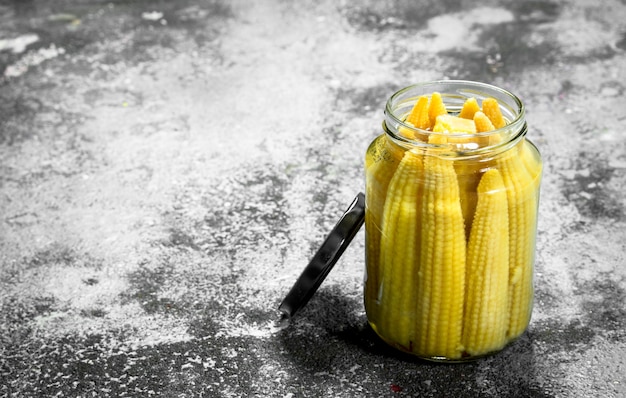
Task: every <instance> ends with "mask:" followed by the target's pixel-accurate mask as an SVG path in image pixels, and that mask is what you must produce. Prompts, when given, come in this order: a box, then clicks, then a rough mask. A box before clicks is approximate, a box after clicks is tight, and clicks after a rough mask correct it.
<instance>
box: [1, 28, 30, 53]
mask: <svg viewBox="0 0 626 398" xmlns="http://www.w3.org/2000/svg"><path fill="white" fill-rule="evenodd" d="M38 41H39V36H38V35H36V34H32V33H29V34H26V35H22V36H18V37H14V38H12V39H0V51H7V50H8V51H11V52H12V53H13V54H20V53H23V52H24V51H25V50H26V47H28V46H29V45H31V44H33V43H36V42H38Z"/></svg>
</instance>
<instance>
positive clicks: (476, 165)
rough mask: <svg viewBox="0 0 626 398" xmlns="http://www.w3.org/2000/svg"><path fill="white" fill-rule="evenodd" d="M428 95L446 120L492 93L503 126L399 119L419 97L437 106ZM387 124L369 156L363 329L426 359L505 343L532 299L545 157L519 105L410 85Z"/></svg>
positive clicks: (517, 331)
mask: <svg viewBox="0 0 626 398" xmlns="http://www.w3.org/2000/svg"><path fill="white" fill-rule="evenodd" d="M433 93H436V95H439V94H440V95H441V99H442V100H443V104H444V105H445V109H446V110H447V114H448V115H452V116H457V115H458V114H459V112H461V109H462V107H463V105H464V104H465V102H466V101H467V99H468V98H475V99H476V100H477V103H478V104H482V103H483V101H484V100H485V99H487V98H493V99H495V100H496V101H497V104H498V107H499V111H500V113H501V115H502V117H503V119H504V121H505V125H504V126H503V127H500V128H494V129H493V130H491V131H485V132H473V131H471V132H469V131H461V132H450V131H447V130H446V131H443V130H441V129H436V128H435V129H434V130H435V131H433V128H426V129H423V128H422V129H420V128H417V127H415V124H413V123H410V122H408V121H407V116H408V115H409V113H410V112H411V110H412V109H413V107H414V105H415V104H416V102H417V101H418V100H419V98H420V97H422V96H423V97H426V98H427V99H428V101H429V102H430V103H434V100H433V98H432V97H433V95H434V94H433ZM486 106H487V105H486V102H485V103H484V106H483V107H486ZM481 111H482V110H481ZM455 122H458V119H455ZM431 126H432V123H431ZM383 130H384V132H383V134H381V135H380V136H378V137H377V138H376V139H375V140H374V141H373V142H372V143H371V145H370V146H369V148H368V150H367V153H366V159H365V172H366V213H365V227H366V278H365V308H366V312H367V317H368V321H369V323H370V325H371V326H372V328H373V329H374V330H375V331H376V333H377V334H378V335H379V336H380V337H381V338H382V339H383V340H384V341H386V342H387V343H389V344H390V345H392V346H394V347H396V348H398V349H400V350H402V351H405V352H408V353H411V354H414V355H416V356H419V357H422V358H425V359H431V360H442V361H464V360H469V359H474V358H478V357H481V356H485V355H488V354H492V353H494V352H497V351H499V350H501V349H502V348H503V347H504V346H506V345H507V344H508V343H509V342H511V341H513V340H515V339H516V338H517V337H519V336H520V335H521V334H522V333H523V332H524V331H525V329H526V328H527V326H528V323H529V321H530V315H531V311H532V302H533V266H534V256H535V235H536V229H537V228H536V225H537V208H538V200H539V185H540V180H541V173H542V161H541V157H540V155H539V152H538V151H537V149H536V147H535V146H534V145H533V144H532V143H531V142H530V141H528V139H526V133H527V126H526V121H525V116H524V106H523V104H522V102H521V101H520V100H519V99H518V98H517V97H516V96H515V95H513V94H511V93H509V92H507V91H505V90H502V89H500V88H498V87H495V86H491V85H486V84H482V83H476V82H468V81H439V82H429V83H424V84H419V85H414V86H411V87H407V88H405V89H402V90H400V91H398V92H397V93H395V94H394V95H393V96H392V97H391V98H390V99H389V101H388V102H387V106H386V109H385V121H384V123H383Z"/></svg>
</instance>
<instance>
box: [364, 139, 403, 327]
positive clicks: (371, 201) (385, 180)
mask: <svg viewBox="0 0 626 398" xmlns="http://www.w3.org/2000/svg"><path fill="white" fill-rule="evenodd" d="M402 156H403V151H402V149H401V148H400V147H398V146H397V145H395V144H392V143H391V142H390V141H389V140H388V139H387V137H386V136H385V135H381V136H379V137H378V138H377V139H376V140H374V142H373V143H372V145H370V148H368V151H367V155H366V158H365V159H366V161H365V173H366V181H367V184H366V191H365V247H366V251H365V255H366V260H367V261H366V269H365V294H364V296H365V297H364V299H365V308H366V310H367V313H368V316H370V317H371V318H372V319H376V318H377V313H378V309H379V304H378V302H379V300H380V296H379V291H380V276H379V275H380V264H379V259H380V235H381V231H382V218H383V208H384V204H385V200H386V197H387V188H388V186H389V181H390V180H391V177H392V176H393V173H394V172H395V171H396V168H397V167H398V163H399V162H400V159H402Z"/></svg>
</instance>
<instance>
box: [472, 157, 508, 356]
mask: <svg viewBox="0 0 626 398" xmlns="http://www.w3.org/2000/svg"><path fill="white" fill-rule="evenodd" d="M477 191H478V204H477V207H476V214H475V216H474V221H473V222H472V228H471V233H470V239H469V244H468V248H467V274H466V301H465V314H464V322H463V346H464V347H465V351H466V352H467V353H468V354H470V355H472V356H475V355H484V354H487V353H489V352H492V351H495V350H497V349H500V348H502V347H503V346H504V344H505V343H506V331H507V327H508V311H509V308H508V280H509V237H508V233H509V216H508V206H507V198H506V191H505V187H504V181H503V180H502V177H501V176H500V172H499V171H498V170H497V169H490V170H488V171H487V172H486V173H485V174H483V177H482V178H481V180H480V183H479V184H478V188H477Z"/></svg>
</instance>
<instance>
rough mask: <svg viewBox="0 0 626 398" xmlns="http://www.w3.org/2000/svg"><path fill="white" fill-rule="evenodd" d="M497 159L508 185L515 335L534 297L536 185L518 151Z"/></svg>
mask: <svg viewBox="0 0 626 398" xmlns="http://www.w3.org/2000/svg"><path fill="white" fill-rule="evenodd" d="M510 152H511V153H509V154H506V155H504V156H503V157H502V158H501V159H499V160H497V162H496V167H497V169H498V170H499V171H500V173H501V174H502V179H503V180H504V185H505V186H506V187H507V189H506V192H507V202H508V207H509V211H508V213H509V242H510V243H509V325H508V330H507V338H509V339H514V338H516V337H518V336H519V335H520V334H522V332H523V331H524V330H525V329H526V326H527V325H528V322H529V321H530V314H531V310H532V300H533V266H534V247H535V232H536V220H537V214H536V213H537V187H536V183H535V181H534V180H533V178H532V176H531V175H530V174H529V173H528V171H527V170H526V167H525V166H524V163H523V161H522V159H521V158H520V156H519V154H518V151H510Z"/></svg>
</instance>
